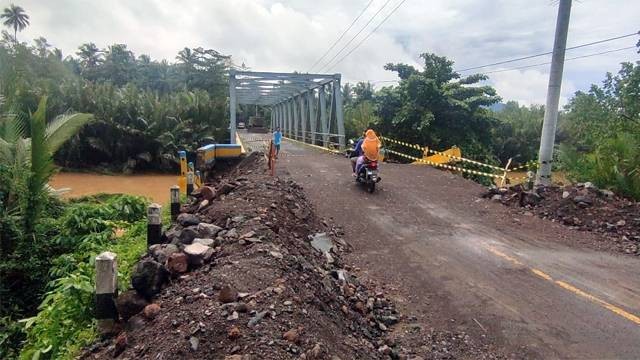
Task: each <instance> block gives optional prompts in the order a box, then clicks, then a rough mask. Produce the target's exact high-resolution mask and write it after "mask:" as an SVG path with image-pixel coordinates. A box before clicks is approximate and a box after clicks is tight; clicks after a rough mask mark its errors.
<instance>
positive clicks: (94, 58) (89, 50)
mask: <svg viewBox="0 0 640 360" xmlns="http://www.w3.org/2000/svg"><path fill="white" fill-rule="evenodd" d="M101 53H102V51H100V49H98V47H97V46H96V44H94V43H87V44H82V45H80V47H79V48H78V51H77V52H76V55H78V56H79V57H80V63H81V64H82V66H84V67H85V68H93V67H95V66H96V65H98V63H100V61H101V60H102V54H101Z"/></svg>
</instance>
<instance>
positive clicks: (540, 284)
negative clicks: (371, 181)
mask: <svg viewBox="0 0 640 360" xmlns="http://www.w3.org/2000/svg"><path fill="white" fill-rule="evenodd" d="M243 136H244V137H246V136H250V137H252V138H255V137H256V136H257V135H255V134H250V135H247V134H245V135H243ZM277 167H278V174H279V175H280V176H291V177H292V178H293V179H294V180H296V181H297V182H298V183H300V184H301V185H302V186H303V187H304V189H305V191H306V192H307V194H308V197H309V199H310V200H311V201H312V202H313V204H314V206H315V207H316V209H317V211H318V214H319V215H320V216H323V217H332V218H334V219H335V222H336V223H338V224H340V225H342V226H344V228H345V239H346V240H347V241H348V242H350V243H351V244H352V245H353V246H354V251H353V253H352V255H351V259H350V261H352V262H353V263H355V264H356V265H358V266H360V267H361V268H362V269H366V274H365V275H366V276H370V277H372V278H375V279H379V280H382V281H384V282H386V283H389V284H392V287H393V288H394V289H396V290H397V300H398V301H399V302H400V303H401V304H402V306H403V307H404V308H406V309H408V310H409V311H413V312H414V313H419V314H423V318H422V320H423V321H425V322H427V323H430V324H432V325H434V326H435V325H437V326H449V327H456V326H457V327H462V328H466V329H475V330H473V331H474V332H475V333H476V334H482V335H484V336H485V337H486V338H489V339H491V341H495V342H497V343H498V344H499V346H500V347H503V348H504V349H506V351H507V352H508V353H512V354H515V356H516V357H533V358H535V357H540V358H572V359H640V318H639V317H638V316H640V292H639V291H638V289H640V261H639V260H638V259H637V258H633V257H630V256H622V255H615V254H610V253H605V252H597V251H593V250H589V249H585V248H582V247H580V246H576V245H575V244H576V243H579V240H580V238H581V237H583V238H584V237H589V236H592V235H591V234H585V233H581V232H577V231H573V230H570V229H567V228H565V227H563V226H561V225H558V224H555V223H552V222H550V221H546V220H542V219H538V218H535V217H528V216H522V215H518V214H516V213H514V212H513V211H512V210H510V209H508V208H506V207H503V206H502V205H500V204H496V203H493V202H491V201H489V200H484V199H479V197H478V195H480V194H481V192H482V190H483V188H482V187H481V186H480V185H478V184H476V183H473V182H471V181H468V180H465V179H463V178H461V177H459V176H457V175H453V174H449V173H447V172H443V171H439V170H436V169H433V168H430V167H426V166H419V165H399V164H383V165H382V166H381V169H380V175H381V176H382V178H383V181H382V182H381V183H380V184H379V187H378V189H377V191H376V193H374V194H371V195H370V194H368V193H367V192H366V191H365V190H364V189H362V188H360V187H358V186H356V184H355V183H354V181H353V179H352V177H351V174H350V172H351V170H350V165H349V162H348V160H347V159H346V158H344V157H340V156H337V155H332V154H328V153H323V152H321V151H318V150H316V149H313V148H310V147H308V146H305V145H301V144H296V143H293V142H291V141H285V142H284V144H283V149H282V154H281V156H280V158H279V159H278V163H277ZM574 240H575V241H574Z"/></svg>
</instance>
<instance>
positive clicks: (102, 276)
mask: <svg viewBox="0 0 640 360" xmlns="http://www.w3.org/2000/svg"><path fill="white" fill-rule="evenodd" d="M117 259H118V256H117V255H116V254H114V253H112V252H108V251H106V252H103V253H102V254H100V255H98V256H96V303H95V306H96V308H95V317H96V319H97V320H98V331H99V332H100V333H101V334H109V333H112V332H113V331H114V325H115V322H116V321H117V320H118V310H117V308H116V298H117V297H118V262H117Z"/></svg>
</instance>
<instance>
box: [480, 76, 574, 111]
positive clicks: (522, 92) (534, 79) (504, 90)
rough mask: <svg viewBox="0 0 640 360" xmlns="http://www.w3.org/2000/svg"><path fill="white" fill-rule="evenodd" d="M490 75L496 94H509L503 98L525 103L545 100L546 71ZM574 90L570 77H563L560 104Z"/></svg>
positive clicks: (539, 102) (565, 100)
mask: <svg viewBox="0 0 640 360" xmlns="http://www.w3.org/2000/svg"><path fill="white" fill-rule="evenodd" d="M490 76H491V77H490V79H489V83H490V84H492V85H493V86H494V87H495V88H496V91H498V94H509V95H510V96H509V98H505V99H504V100H515V101H517V102H519V103H521V104H525V105H531V104H544V103H545V101H546V95H547V86H548V82H549V73H548V72H542V71H540V70H531V69H528V70H518V71H505V72H501V73H496V74H491V75H490ZM575 91H576V88H575V86H574V85H573V82H572V81H571V80H570V79H565V80H564V81H563V83H562V89H561V92H560V106H562V105H564V104H566V103H567V101H568V99H569V97H570V96H571V94H573V93H574V92H575ZM502 96H504V95H502Z"/></svg>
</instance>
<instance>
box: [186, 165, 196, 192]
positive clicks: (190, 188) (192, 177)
mask: <svg viewBox="0 0 640 360" xmlns="http://www.w3.org/2000/svg"><path fill="white" fill-rule="evenodd" d="M194 183H195V173H194V171H193V163H192V162H190V163H189V170H187V196H191V193H192V192H193V190H194V187H193V184H194Z"/></svg>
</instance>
